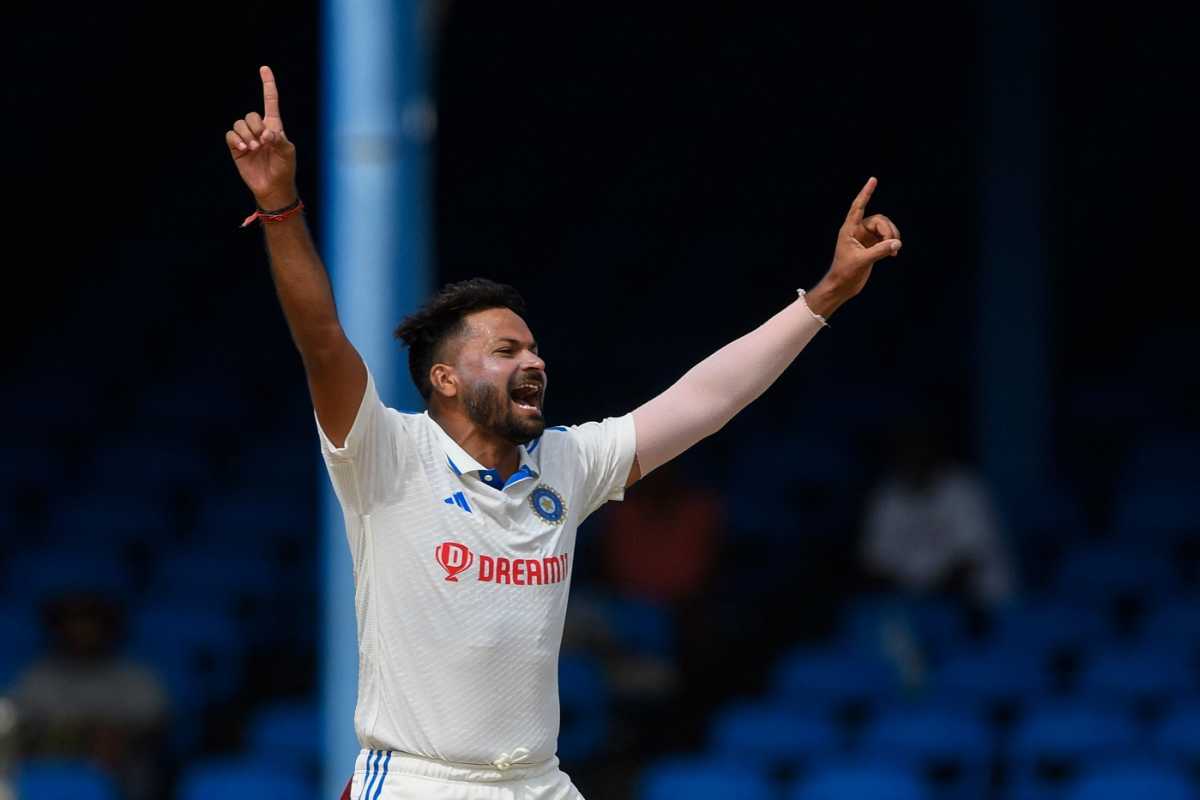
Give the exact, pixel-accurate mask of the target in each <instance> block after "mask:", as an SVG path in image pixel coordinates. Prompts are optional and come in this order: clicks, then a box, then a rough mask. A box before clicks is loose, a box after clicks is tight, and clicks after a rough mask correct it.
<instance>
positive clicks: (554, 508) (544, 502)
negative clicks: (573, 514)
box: [529, 483, 567, 525]
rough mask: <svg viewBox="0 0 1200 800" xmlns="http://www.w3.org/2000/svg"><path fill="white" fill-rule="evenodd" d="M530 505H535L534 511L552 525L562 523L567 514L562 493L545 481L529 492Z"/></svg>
mask: <svg viewBox="0 0 1200 800" xmlns="http://www.w3.org/2000/svg"><path fill="white" fill-rule="evenodd" d="M529 505H531V506H533V513H535V514H537V515H538V516H539V517H541V518H542V519H543V520H544V521H545V522H549V523H550V524H551V525H558V524H560V523H561V522H562V521H563V517H564V516H566V514H567V504H566V503H564V502H563V499H562V495H560V494H559V493H558V492H556V491H555V490H554V489H553V488H551V487H549V486H547V485H546V484H544V483H543V484H542V485H541V486H539V487H538V488H536V489H534V490H533V491H532V492H530V493H529Z"/></svg>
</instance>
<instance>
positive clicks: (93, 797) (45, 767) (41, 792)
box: [15, 759, 121, 800]
mask: <svg viewBox="0 0 1200 800" xmlns="http://www.w3.org/2000/svg"><path fill="white" fill-rule="evenodd" d="M15 783H16V790H17V797H18V798H21V800H25V799H26V798H28V800H119V798H120V797H121V795H120V793H119V792H118V790H117V786H116V784H115V783H114V782H113V780H112V779H111V778H109V777H108V776H107V775H105V774H104V773H103V772H100V771H99V770H97V769H96V768H95V767H93V766H92V765H91V764H88V763H87V762H84V761H78V762H77V761H67V760H57V759H56V760H37V761H28V762H26V763H24V764H22V765H21V766H20V768H19V770H18V772H17V778H16V782H15Z"/></svg>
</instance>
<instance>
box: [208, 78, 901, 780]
mask: <svg viewBox="0 0 1200 800" xmlns="http://www.w3.org/2000/svg"><path fill="white" fill-rule="evenodd" d="M260 77H261V79H262V89H263V104H264V112H263V115H261V116H260V115H259V114H258V113H257V112H251V113H249V114H247V115H246V116H245V117H244V118H242V119H239V120H237V121H236V122H234V124H233V127H232V128H231V129H230V130H229V131H227V132H226V134H225V141H226V144H227V145H228V147H229V152H230V155H231V156H232V157H233V160H234V164H235V165H236V166H237V170H238V173H239V174H240V176H241V178H242V180H243V181H244V182H245V183H246V186H247V187H248V188H249V189H250V191H251V192H252V193H253V195H254V198H255V200H256V202H257V205H258V211H256V212H255V214H253V215H251V217H250V218H248V219H247V222H246V224H250V223H252V222H255V221H257V222H259V223H260V224H261V225H262V227H263V229H264V233H265V236H266V242H267V249H268V252H269V255H270V264H271V274H272V277H273V278H274V281H275V287H276V289H277V292H278V296H279V302H280V304H281V305H282V307H283V312H284V315H285V316H286V318H287V323H288V326H289V328H290V330H291V334H292V338H293V340H294V341H295V343H296V347H297V349H298V350H299V351H300V358H301V360H302V361H303V363H304V369H305V373H306V375H307V379H308V387H309V392H310V394H311V396H312V402H313V407H314V411H315V419H316V426H317V433H318V436H319V439H320V446H321V451H322V454H323V456H324V459H325V463H326V465H327V467H328V471H329V476H330V479H331V480H332V483H333V486H334V489H335V491H336V493H337V497H338V500H339V501H340V503H341V506H342V510H343V513H344V517H345V523H346V535H347V539H348V541H349V545H350V551H351V555H352V558H353V564H354V584H355V591H354V594H355V609H356V612H357V625H358V649H359V662H358V663H359V669H358V702H357V704H356V708H355V712H354V727H355V732H356V734H357V736H358V740H359V742H360V743H361V745H362V751H361V753H360V754H359V756H358V761H357V764H356V765H355V769H354V774H353V778H352V780H351V782H350V785H349V786H348V794H349V796H350V797H351V798H353V800H359V799H360V798H363V799H365V800H401V798H404V799H405V800H407V799H408V798H436V800H568V799H570V800H574V799H575V798H580V797H581V795H580V793H579V791H578V790H577V789H576V788H575V787H574V785H572V783H571V780H570V778H568V776H567V775H566V774H565V773H564V772H563V771H562V770H561V769H559V764H558V759H557V758H556V756H555V751H556V746H557V737H558V726H559V707H558V684H557V664H558V652H559V645H560V643H561V639H562V632H563V620H564V615H565V613H566V608H567V593H568V589H569V587H570V577H571V573H572V561H573V559H574V557H575V532H576V530H577V529H578V527H579V524H580V523H581V522H583V520H584V519H586V518H587V516H588V515H589V514H591V513H592V512H593V511H595V510H596V509H597V508H599V507H600V506H601V505H603V504H604V503H606V502H608V501H609V500H620V499H622V497H623V493H624V491H625V489H626V488H628V487H629V486H631V485H632V484H633V483H635V482H636V481H637V480H638V479H639V478H640V477H641V476H642V475H645V474H647V473H649V472H651V471H652V470H654V469H655V468H656V467H659V466H661V465H662V464H664V463H666V462H667V461H669V460H671V459H672V458H675V457H676V456H677V455H679V454H680V453H682V452H683V451H685V450H687V449H688V448H689V447H691V446H692V445H694V444H696V443H697V442H699V441H700V440H701V439H703V438H705V437H706V436H709V435H710V434H713V433H716V432H717V431H719V430H720V429H721V428H722V427H723V426H724V425H725V423H727V422H728V421H729V420H730V419H731V418H732V417H733V416H734V415H735V414H737V413H738V411H740V410H741V409H742V408H744V407H745V406H746V405H747V404H749V403H750V402H751V401H752V400H754V399H755V398H756V397H758V396H759V395H760V394H762V392H763V391H765V390H766V388H767V387H768V386H770V385H771V384H772V383H773V382H774V381H775V379H776V378H778V377H779V375H780V374H781V373H782V372H783V370H784V369H785V368H786V367H787V366H788V365H789V364H790V363H791V362H792V360H793V359H795V358H796V356H797V354H799V353H800V351H801V350H803V349H804V347H805V345H806V344H808V342H809V341H810V340H811V339H812V338H813V336H815V335H816V333H817V332H818V331H820V330H821V328H823V327H825V325H826V320H827V319H828V318H829V317H830V316H831V315H832V314H833V312H834V311H836V310H837V308H838V307H839V306H841V305H842V304H843V303H845V302H846V301H847V300H849V299H850V298H851V297H854V296H855V295H856V294H858V293H859V292H860V291H861V290H862V288H863V286H864V285H865V284H866V282H867V279H868V278H869V277H870V275H871V268H872V266H873V265H874V264H875V262H877V261H878V260H880V259H881V258H884V257H886V256H894V255H895V254H896V253H897V252H899V250H900V232H899V230H897V228H896V226H895V225H894V224H892V222H891V221H890V220H889V219H888V218H887V217H884V216H882V215H878V214H876V215H872V216H869V217H867V216H864V214H865V209H866V206H867V202H868V201H869V200H870V198H871V193H872V191H873V190H874V188H875V183H876V182H875V179H874V178H871V179H870V180H868V181H867V183H866V185H865V186H864V187H863V188H862V191H861V192H859V194H858V196H857V197H856V198H855V200H854V202H853V204H852V205H851V206H850V211H849V213H848V214H847V216H846V220H845V223H844V224H843V225H842V227H841V229H840V230H839V231H838V236H837V244H836V246H835V249H834V256H833V262H832V265H831V266H830V268H829V270H828V272H827V273H826V274H825V276H824V277H823V278H822V279H821V281H820V282H819V283H818V284H817V285H816V286H815V287H814V288H813V289H812V290H811V291H808V292H807V293H805V292H804V291H803V290H797V293H798V296H797V297H795V298H792V299H791V300H790V302H788V303H786V304H785V303H781V305H782V306H783V308H782V310H780V311H779V312H778V313H777V314H776V315H775V316H773V317H771V318H770V319H768V320H767V321H766V322H764V323H763V324H761V325H760V326H759V327H757V328H756V329H755V330H753V331H751V332H750V333H748V334H746V335H745V336H743V337H741V338H740V339H738V340H736V341H734V342H731V343H730V344H728V345H726V346H725V347H723V348H721V349H720V350H718V351H717V352H716V353H714V354H713V355H711V356H709V357H708V358H706V359H704V360H703V361H701V362H700V363H699V364H697V365H696V366H695V367H693V368H692V369H691V370H690V371H688V372H687V374H685V375H684V376H683V377H682V378H680V379H679V380H678V381H677V382H676V383H675V384H674V385H673V386H671V387H670V388H669V389H667V390H666V391H664V392H663V393H662V394H660V395H659V396H657V397H655V398H653V399H651V400H650V401H649V402H647V403H645V404H643V405H641V406H639V407H637V408H636V409H634V410H633V411H632V412H631V413H628V414H625V415H624V416H620V417H613V418H609V419H605V420H603V421H599V422H587V423H584V424H581V425H575V426H568V427H547V426H546V422H545V419H544V417H543V405H544V401H545V397H546V387H547V369H546V361H545V360H544V359H543V358H542V356H541V355H540V354H539V350H538V343H537V341H536V340H535V338H534V336H533V333H532V332H531V331H530V330H529V327H528V326H527V325H526V324H525V320H524V315H525V306H524V303H523V301H522V299H521V297H520V295H519V294H518V293H517V292H516V290H514V289H513V288H512V287H509V286H505V285H502V284H497V283H493V282H491V281H488V280H483V279H475V280H470V281H464V282H462V283H457V284H453V285H450V286H447V287H445V288H444V289H443V290H442V291H441V292H440V293H439V294H437V295H436V296H435V297H433V298H432V299H431V300H429V302H428V303H427V304H426V305H425V306H424V307H422V308H421V309H420V310H418V311H417V312H416V313H414V314H412V315H411V316H409V317H408V318H407V319H405V320H403V321H402V323H401V324H400V326H399V328H398V329H397V331H396V335H397V337H398V338H400V339H401V340H403V342H404V344H406V345H407V347H408V358H409V368H410V371H411V373H412V379H413V382H414V383H415V384H416V386H417V389H418V390H419V391H420V393H421V396H422V397H423V398H424V399H425V403H426V406H427V407H426V410H425V411H424V412H423V413H419V414H406V413H400V412H398V411H395V410H392V409H390V408H388V407H386V406H385V405H384V404H383V403H382V402H381V400H380V398H379V395H378V394H377V393H376V390H375V384H374V381H373V380H372V377H371V373H370V371H369V370H368V368H367V365H366V364H364V363H363V360H362V358H361V357H360V356H359V354H358V352H357V351H356V350H355V349H354V346H353V345H352V344H351V343H350V341H349V340H348V339H347V338H346V335H345V334H344V332H343V331H342V327H341V325H340V324H339V321H338V315H337V310H336V308H335V306H334V298H333V294H332V292H331V289H330V285H329V281H328V278H327V276H326V274H325V269H324V267H323V265H322V263H321V259H320V257H319V256H318V254H317V251H316V249H315V248H314V246H313V243H312V240H311V239H310V237H309V232H308V228H307V226H306V225H305V221H304V216H303V214H302V213H301V212H302V209H303V205H302V204H301V202H300V199H299V197H298V195H297V191H296V185H295V169H296V149H295V147H294V145H293V144H292V143H291V142H290V141H289V140H288V138H287V136H286V134H285V133H284V129H283V120H282V119H281V117H280V113H279V93H278V89H277V87H276V84H275V79H274V76H273V75H272V73H271V70H270V68H269V67H262V68H261V69H260Z"/></svg>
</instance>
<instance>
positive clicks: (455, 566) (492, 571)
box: [433, 542, 568, 586]
mask: <svg viewBox="0 0 1200 800" xmlns="http://www.w3.org/2000/svg"><path fill="white" fill-rule="evenodd" d="M433 553H434V558H436V559H437V563H438V565H440V566H441V568H442V569H444V570H446V580H447V581H450V582H451V583H458V576H459V575H462V574H463V573H464V572H466V571H467V570H469V569H470V568H471V565H472V564H474V563H475V554H474V553H472V552H471V549H470V548H469V547H467V546H466V545H465V544H461V543H459V542H442V543H441V544H439V545H438V546H437V548H436V549H435V550H434V551H433ZM567 566H568V559H567V554H566V553H559V554H558V555H555V556H546V557H545V558H505V557H504V556H485V555H482V554H481V555H480V556H479V568H478V569H477V570H476V571H475V580H477V581H479V582H480V583H505V584H509V585H512V586H544V585H546V584H549V583H562V582H563V581H564V580H566V578H567Z"/></svg>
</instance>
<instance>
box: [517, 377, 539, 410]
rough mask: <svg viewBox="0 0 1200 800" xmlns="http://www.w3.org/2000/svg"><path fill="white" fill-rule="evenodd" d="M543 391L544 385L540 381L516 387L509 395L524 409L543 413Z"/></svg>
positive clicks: (518, 406)
mask: <svg viewBox="0 0 1200 800" xmlns="http://www.w3.org/2000/svg"><path fill="white" fill-rule="evenodd" d="M542 392H543V387H542V384H540V383H523V384H521V385H520V386H517V387H516V388H514V389H513V390H512V391H511V392H510V393H509V397H511V398H512V401H513V403H514V404H515V405H516V406H517V408H520V409H521V410H522V411H535V412H538V413H541V410H542Z"/></svg>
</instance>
